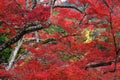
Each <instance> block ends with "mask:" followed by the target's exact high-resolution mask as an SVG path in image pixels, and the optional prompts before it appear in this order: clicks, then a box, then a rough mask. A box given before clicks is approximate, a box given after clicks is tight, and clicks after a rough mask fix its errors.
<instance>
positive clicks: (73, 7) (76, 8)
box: [53, 6, 83, 13]
mask: <svg viewBox="0 0 120 80" xmlns="http://www.w3.org/2000/svg"><path fill="white" fill-rule="evenodd" d="M53 8H72V9H75V10H77V11H79V12H80V13H83V12H82V11H81V10H80V9H78V7H75V6H54V7H53Z"/></svg>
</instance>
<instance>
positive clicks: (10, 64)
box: [6, 40, 23, 70]
mask: <svg viewBox="0 0 120 80" xmlns="http://www.w3.org/2000/svg"><path fill="white" fill-rule="evenodd" d="M22 42H23V40H19V41H18V44H17V46H16V47H15V49H14V51H13V52H12V53H11V56H10V60H9V63H8V66H7V67H6V70H9V69H10V68H11V67H12V65H13V63H14V60H15V58H16V55H17V53H18V51H19V49H20V47H21V45H22Z"/></svg>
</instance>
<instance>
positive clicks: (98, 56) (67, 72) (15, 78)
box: [0, 0, 120, 80]
mask: <svg viewBox="0 0 120 80" xmlns="http://www.w3.org/2000/svg"><path fill="white" fill-rule="evenodd" d="M45 2H46V0H45ZM67 2H68V3H69V4H74V6H76V7H82V8H81V9H80V10H81V11H78V10H76V9H75V8H68V7H64V8H63V7H60V6H62V4H61V5H60V6H56V7H54V8H53V9H52V13H51V12H50V6H51V5H42V4H38V5H37V6H36V7H35V8H34V9H32V10H29V9H27V8H25V5H24V4H23V3H24V0H0V21H4V24H2V26H3V27H2V28H0V33H8V32H11V33H10V35H11V36H14V35H15V34H16V30H15V28H14V26H18V27H20V28H23V26H24V24H25V23H28V22H34V21H38V22H40V23H41V24H45V22H46V21H47V20H50V23H51V24H53V25H55V26H60V27H61V28H63V29H64V30H65V31H66V34H63V33H60V32H53V33H52V34H50V33H47V32H45V31H44V30H40V31H38V33H39V36H40V38H41V39H43V40H45V39H49V38H53V39H55V41H56V43H55V44H53V43H50V42H48V43H46V44H43V43H35V44H30V45H26V44H23V45H22V48H25V49H27V50H28V51H30V52H31V54H28V55H27V57H25V58H24V59H21V60H19V61H18V62H17V63H16V64H15V66H14V67H13V68H12V69H10V70H8V71H5V70H4V68H3V69H2V68H1V70H0V76H1V78H2V79H7V78H8V79H10V80H119V79H120V58H119V56H118V60H117V68H116V71H115V72H112V71H113V70H114V68H115V67H114V66H115V65H114V62H115V60H116V58H115V57H116V55H118V54H119V53H120V51H119V49H120V33H119V32H120V1H119V0H67ZM87 30H88V31H89V30H90V31H91V32H90V35H89V36H92V37H93V38H92V40H90V41H87V40H86V39H87V37H85V36H86V32H87ZM31 36H32V34H28V35H26V36H25V37H26V38H28V37H31ZM109 62H111V63H110V64H109V65H102V66H96V67H94V66H90V65H94V64H100V63H106V64H107V63H109Z"/></svg>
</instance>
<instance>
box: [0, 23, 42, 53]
mask: <svg viewBox="0 0 120 80" xmlns="http://www.w3.org/2000/svg"><path fill="white" fill-rule="evenodd" d="M30 26H31V27H30ZM43 28H44V27H43V26H42V25H40V24H39V25H38V24H36V23H28V24H26V25H25V27H24V28H22V29H21V30H20V31H19V32H18V33H17V34H16V35H15V36H14V37H13V38H12V39H10V40H9V41H7V42H6V43H4V44H2V45H0V51H3V50H4V49H5V48H7V47H9V46H10V45H12V44H14V43H16V42H17V41H19V40H20V39H21V38H22V37H23V36H24V35H25V34H27V33H30V32H33V31H37V30H41V29H43Z"/></svg>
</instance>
